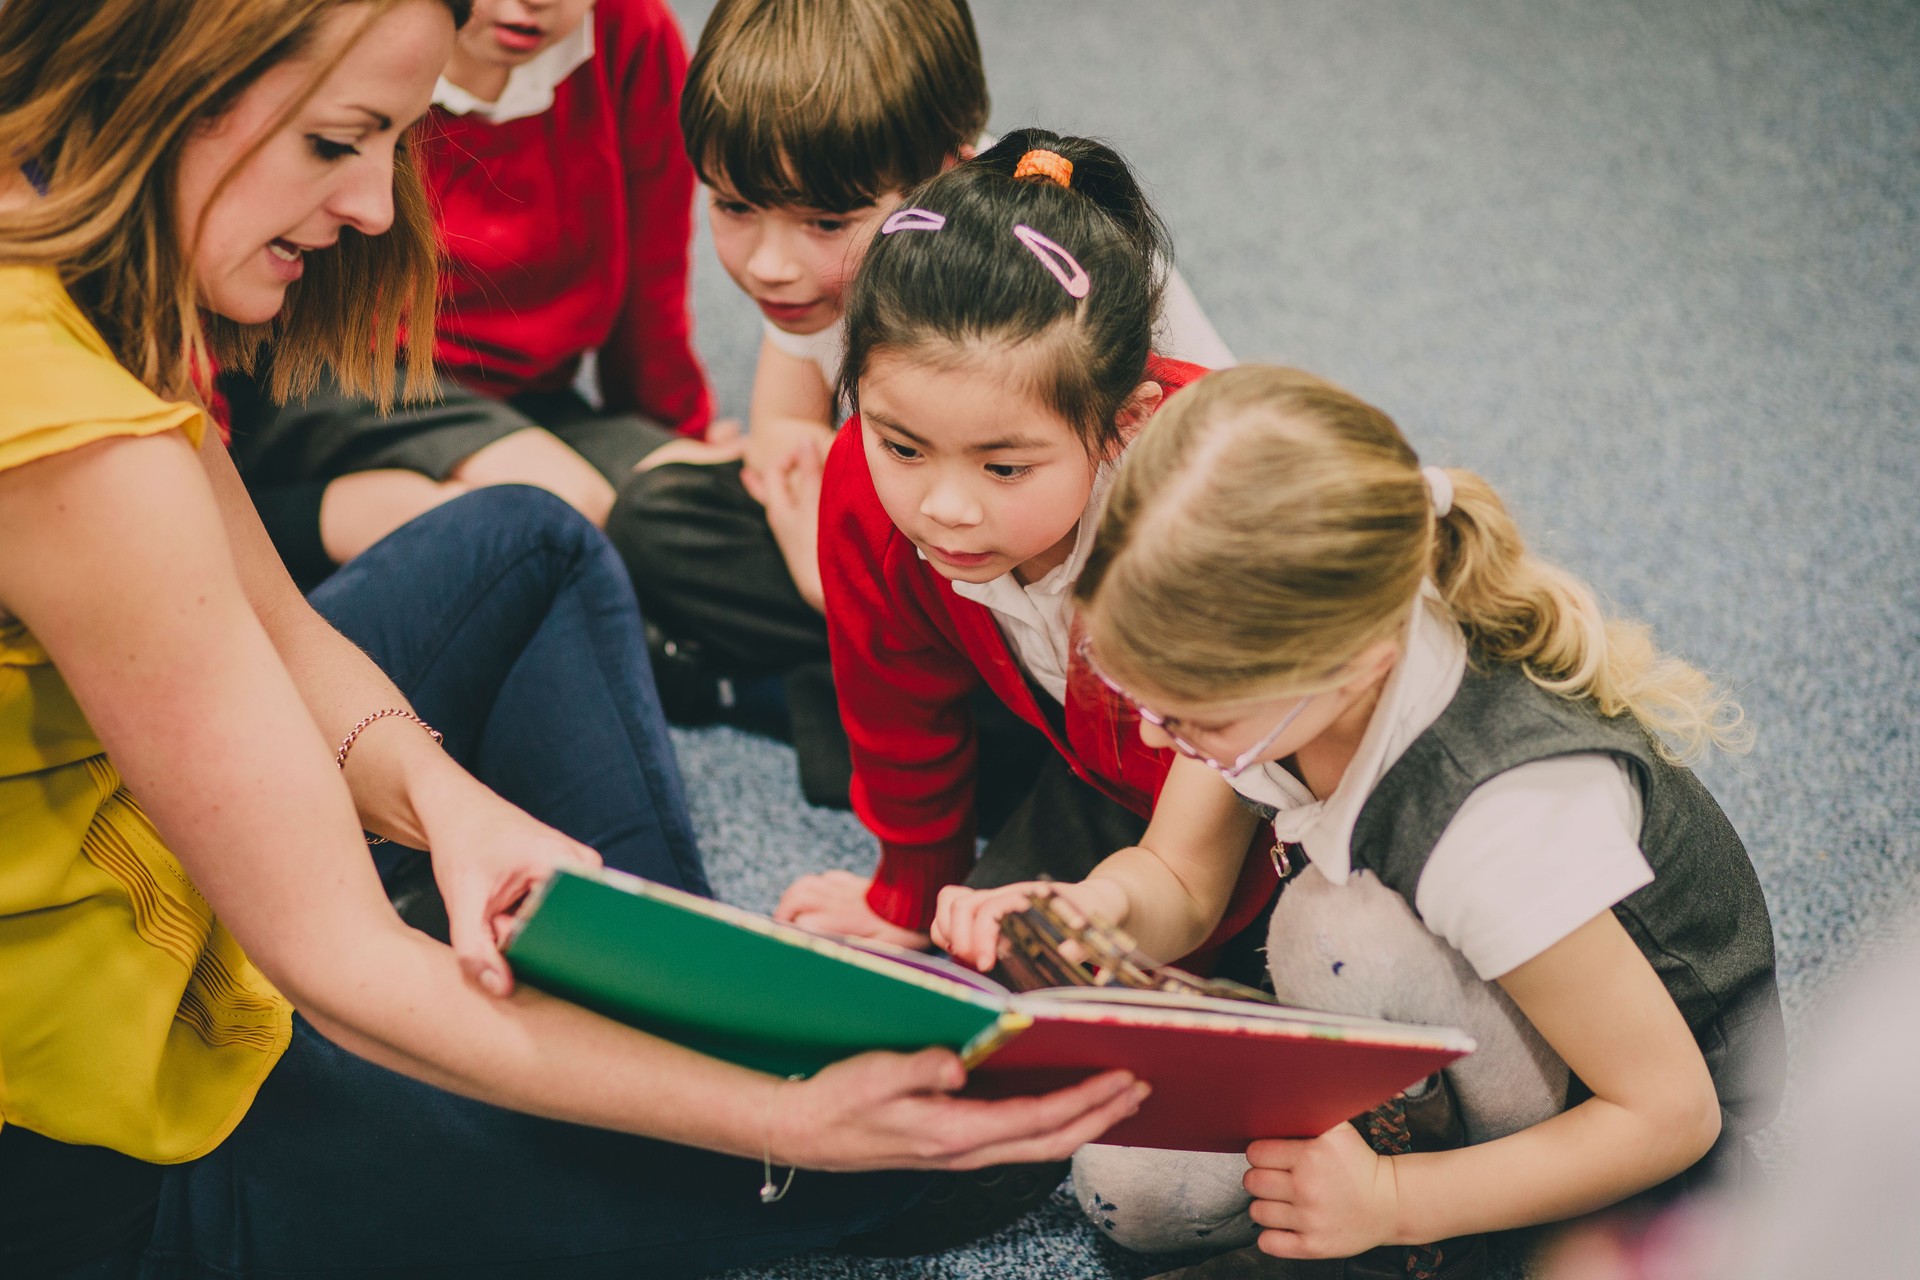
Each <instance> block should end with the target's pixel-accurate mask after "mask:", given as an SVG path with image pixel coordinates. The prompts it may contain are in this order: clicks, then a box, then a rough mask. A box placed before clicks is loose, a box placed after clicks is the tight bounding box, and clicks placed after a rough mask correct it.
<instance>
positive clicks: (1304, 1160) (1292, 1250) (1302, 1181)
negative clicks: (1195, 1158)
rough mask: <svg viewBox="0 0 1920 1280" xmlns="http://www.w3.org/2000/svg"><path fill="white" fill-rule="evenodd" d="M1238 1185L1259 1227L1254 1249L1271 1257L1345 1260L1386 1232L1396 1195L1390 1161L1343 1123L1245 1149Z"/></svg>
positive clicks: (1390, 1231) (1394, 1215) (1385, 1239)
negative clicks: (1311, 1135) (1316, 1134)
mask: <svg viewBox="0 0 1920 1280" xmlns="http://www.w3.org/2000/svg"><path fill="white" fill-rule="evenodd" d="M1247 1163H1248V1164H1250V1165H1252V1166H1253V1167H1252V1168H1251V1169H1249V1170H1247V1173H1246V1176H1245V1177H1244V1178H1243V1179H1242V1184H1243V1185H1244V1186H1245V1187H1246V1189H1247V1190H1248V1191H1249V1192H1251V1193H1252V1194H1253V1196H1254V1201H1253V1207H1252V1209H1251V1210H1250V1212H1251V1213H1252V1215H1253V1220H1254V1221H1255V1222H1256V1223H1258V1224H1260V1226H1261V1227H1263V1228H1265V1230H1263V1231H1262V1232H1261V1233H1260V1242H1259V1243H1260V1248H1261V1251H1262V1252H1265V1253H1270V1254H1272V1255H1273V1256H1274V1257H1276V1258H1350V1257H1352V1256H1353V1255H1354V1254H1357V1253H1364V1252H1365V1251H1366V1250H1368V1249H1371V1248H1373V1247H1374V1246H1376V1245H1382V1244H1395V1243H1401V1242H1399V1241H1396V1240H1395V1239H1394V1238H1393V1236H1394V1232H1395V1227H1396V1223H1397V1220H1398V1217H1399V1211H1400V1203H1399V1193H1398V1189H1397V1186H1396V1183H1395V1181H1394V1172H1393V1161H1392V1160H1391V1159H1390V1158H1389V1157H1386V1156H1381V1155H1378V1154H1376V1153H1375V1152H1374V1150H1373V1148H1372V1147H1370V1146H1368V1145H1367V1140H1366V1139H1365V1138H1363V1137H1361V1136H1360V1131H1359V1130H1358V1129H1355V1128H1354V1127H1353V1126H1352V1125H1350V1124H1340V1125H1336V1126H1334V1127H1333V1128H1332V1129H1330V1130H1328V1131H1327V1132H1326V1133H1323V1134H1321V1135H1320V1136H1319V1137H1317V1138H1311V1139H1279V1138H1274V1139H1267V1140H1265V1141H1261V1142H1256V1143H1254V1144H1253V1145H1252V1146H1250V1147H1248V1148H1247Z"/></svg>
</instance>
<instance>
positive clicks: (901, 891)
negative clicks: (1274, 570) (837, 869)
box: [820, 359, 1275, 955]
mask: <svg viewBox="0 0 1920 1280" xmlns="http://www.w3.org/2000/svg"><path fill="white" fill-rule="evenodd" d="M1205 372H1206V371H1205V370H1204V369H1201V368H1200V367H1199V366H1197V365H1191V364H1184V363H1182V362H1180V361H1176V360H1159V359H1156V360H1155V361H1153V363H1152V365H1151V366H1150V367H1149V370H1148V376H1150V377H1151V378H1153V380H1154V381H1156V382H1158V383H1160V385H1161V386H1162V387H1163V388H1164V389H1165V390H1166V391H1167V392H1168V393H1172V392H1175V391H1178V390H1179V389H1180V388H1181V387H1184V386H1186V385H1187V384H1188V383H1189V382H1192V381H1193V380H1194V379H1195V378H1198V377H1199V376H1200V375H1201V374H1203V373H1205ZM1148 429H1149V430H1151V429H1152V428H1151V426H1150V425H1149V427H1148ZM860 432H861V427H860V420H859V418H858V417H855V418H853V419H851V420H849V422H848V424H847V426H846V428H844V429H843V430H842V431H841V432H840V434H839V438H838V439H837V440H835V441H834V445H833V448H832V449H831V450H830V451H829V453H828V455H827V466H826V476H825V481H824V486H823V488H822V491H821V499H820V578H821V585H822V586H823V588H824V589H825V592H826V603H827V638H828V642H829V644H830V645H831V647H832V653H833V679H834V684H835V686H836V687H837V689H838V692H839V696H840V717H841V720H842V721H843V722H844V723H845V725H846V729H847V738H848V741H849V743H850V745H851V747H852V752H853V808H854V812H855V813H857V814H858V815H859V816H860V820H861V821H862V822H864V823H865V824H866V825H867V828H868V829H869V830H871V831H872V832H873V833H874V834H875V835H876V836H878V837H879V838H880V866H879V869H878V870H877V871H876V872H875V873H874V878H873V887H872V888H871V889H870V890H869V891H868V893H867V903H868V905H869V906H871V907H872V908H873V909H874V911H875V912H877V913H878V914H879V915H881V916H882V917H883V918H885V919H887V920H890V921H892V922H893V923H894V924H897V925H900V926H902V927H904V928H909V929H921V930H924V929H925V928H926V927H927V925H928V924H929V923H930V922H931V921H932V919H933V911H934V906H935V902H936V899H937V897H938V894H939V892H940V890H941V889H942V888H943V887H944V886H946V885H950V884H958V883H960V882H961V881H962V880H963V879H965V878H966V874H967V872H968V870H969V869H971V867H972V866H973V859H974V821H973V798H974V796H973V789H974V777H975V769H974V761H975V750H976V746H975V741H974V732H973V720H972V716H971V715H970V713H969V711H968V708H967V697H968V694H969V693H970V692H971V691H972V690H973V689H974V688H975V687H976V686H977V685H979V684H981V683H983V682H984V683H985V684H986V685H987V687H988V688H990V689H991V690H992V691H993V692H994V693H995V694H996V695H997V696H998V697H999V698H1000V700H1001V701H1002V702H1004V703H1006V704H1007V706H1008V707H1010V708H1012V710H1013V711H1014V712H1015V713H1016V714H1017V715H1019V716H1020V717H1021V719H1023V720H1025V721H1026V722H1027V723H1029V724H1031V725H1033V726H1034V727H1035V728H1036V729H1038V730H1040V731H1041V732H1042V733H1044V734H1046V735H1047V738H1048V740H1049V741H1050V742H1052V743H1053V746H1054V749H1055V750H1056V751H1058V752H1059V753H1060V754H1061V755H1062V756H1064V757H1065V758H1066V761H1067V763H1068V764H1069V765H1070V766H1072V768H1073V771H1074V773H1075V775H1077V776H1078V777H1079V778H1080V779H1081V780H1082V781H1084V782H1087V783H1088V784H1090V785H1092V786H1094V787H1096V788H1098V789H1099V790H1100V791H1101V792H1103V793H1104V794H1106V795H1107V796H1108V797H1110V798H1111V799H1113V800H1115V801H1117V802H1118V803H1120V804H1123V805H1125V806H1126V807H1127V808H1129V809H1131V810H1133V811H1134V812H1135V813H1137V814H1139V815H1140V816H1142V817H1146V816H1148V815H1149V814H1150V813H1151V812H1152V810H1153V802H1154V800H1155V799H1156V798H1157V797H1158V796H1159V794H1160V788H1161V786H1162V785H1163V784H1164V783H1165V782H1166V778H1167V770H1168V768H1169V767H1170V766H1171V765H1172V763H1173V757H1172V754H1171V753H1170V752H1167V751H1155V750H1152V749H1150V748H1148V747H1147V746H1146V744H1145V743H1143V742H1141V741H1140V732H1139V721H1138V719H1137V717H1135V716H1133V715H1132V714H1131V712H1129V711H1128V710H1127V709H1126V707H1125V706H1124V705H1123V704H1122V703H1121V702H1120V701H1119V699H1117V698H1114V697H1111V696H1110V695H1106V694H1104V693H1096V692H1094V690H1096V689H1098V687H1099V682H1098V681H1086V680H1069V681H1068V682H1067V702H1066V706H1065V707H1064V708H1063V709H1062V710H1060V711H1055V710H1053V709H1052V708H1051V706H1049V707H1047V708H1043V707H1042V706H1041V702H1040V699H1041V698H1042V697H1044V696H1045V695H1044V694H1036V691H1035V690H1034V687H1033V685H1032V683H1031V682H1030V681H1029V680H1028V679H1027V678H1026V675H1025V674H1024V673H1023V672H1022V671H1021V669H1020V665H1019V663H1018V662H1017V661H1016V660H1015V658H1014V656H1013V652H1012V650H1011V649H1010V648H1009V647H1008V645H1007V641H1006V638H1005V637H1004V636H1003V635H1002V634H1001V632H1000V628H999V626H998V625H997V624H996V623H995V622H994V619H993V612H992V611H991V610H990V609H988V608H987V607H986V606H985V605H983V604H980V603H979V602H977V601H974V600H968V599H965V598H963V597H961V596H958V595H955V594H954V592H953V590H952V587H951V586H950V585H949V584H948V582H947V580H946V579H945V578H943V577H941V576H940V574H939V573H938V572H936V571H935V570H934V568H933V567H932V566H931V565H929V564H927V563H926V562H925V561H924V560H922V559H920V557H919V555H918V554H917V553H916V552H915V549H914V545H913V543H912V542H910V541H908V540H907V538H906V537H905V535H903V534H902V533H901V532H900V531H899V530H898V529H897V528H895V527H894V524H893V521H892V520H890V519H888V517H887V513H886V509H885V508H884V507H882V506H881V505H880V498H879V495H878V494H877V493H875V491H874V487H873V476H872V474H871V473H870V472H869V470H868V469H867V456H866V450H865V449H864V448H863V447H862V445H861V439H860ZM1090 686H1091V687H1090ZM1263 831H1264V838H1263V839H1262V840H1261V841H1260V842H1259V844H1260V847H1262V848H1265V847H1266V846H1267V845H1269V844H1270V843H1271V840H1272V831H1271V829H1263ZM1274 887H1275V877H1274V872H1273V868H1272V864H1271V863H1270V861H1269V860H1268V859H1267V858H1265V857H1249V858H1248V859H1247V863H1246V869H1245V870H1244V871H1243V872H1242V873H1241V877H1240V883H1239V886H1238V887H1237V888H1236V890H1235V892H1234V898H1233V903H1232V905H1231V906H1229V908H1228V909H1227V915H1226V918H1225V919H1224V920H1222V921H1221V924H1220V927H1219V928H1218V929H1217V930H1215V932H1214V935H1213V937H1212V938H1210V939H1209V940H1208V942H1207V943H1206V945H1205V946H1203V947H1202V948H1201V950H1200V952H1196V955H1203V954H1204V955H1210V954H1211V953H1212V952H1213V950H1214V949H1215V948H1217V946H1218V945H1219V944H1220V943H1222V942H1224V941H1225V940H1226V939H1228V938H1230V937H1232V936H1233V935H1234V934H1236V933H1238V932H1240V930H1242V929H1244V928H1245V927H1246V926H1247V925H1249V924H1250V923H1252V921H1253V920H1254V918H1255V917H1256V916H1258V915H1259V913H1260V910H1261V908H1262V907H1263V906H1264V905H1265V904H1266V902H1267V900H1268V899H1269V898H1270V897H1271V896H1272V894H1273V890H1274Z"/></svg>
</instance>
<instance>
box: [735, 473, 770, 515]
mask: <svg viewBox="0 0 1920 1280" xmlns="http://www.w3.org/2000/svg"><path fill="white" fill-rule="evenodd" d="M740 487H741V488H742V489H745V490H746V491H747V496H748V497H749V498H752V499H753V500H754V501H755V502H757V503H759V504H760V505H761V506H763V507H764V506H766V505H767V482H766V480H765V479H764V478H762V476H761V475H760V472H759V471H758V470H756V469H755V468H753V467H742V468H740Z"/></svg>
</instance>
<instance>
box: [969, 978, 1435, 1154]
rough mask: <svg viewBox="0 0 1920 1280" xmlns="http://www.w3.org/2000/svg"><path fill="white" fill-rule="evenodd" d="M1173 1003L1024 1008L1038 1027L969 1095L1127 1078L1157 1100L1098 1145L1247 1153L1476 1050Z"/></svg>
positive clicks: (1419, 1034) (1000, 1055)
mask: <svg viewBox="0 0 1920 1280" xmlns="http://www.w3.org/2000/svg"><path fill="white" fill-rule="evenodd" d="M1083 992H1084V993H1087V994H1085V995H1084V996H1083V995H1081V993H1083ZM1096 992H1097V994H1095V993H1096ZM1128 997H1132V998H1131V999H1129V998H1128ZM1165 999H1168V998H1167V997H1158V996H1156V995H1155V994H1154V993H1142V992H1114V991H1110V990H1105V989H1097V988H1096V989H1089V988H1068V989H1065V990H1063V991H1059V992H1033V993H1029V994H1026V995H1022V996H1016V997H1015V998H1014V1000H1013V1004H1014V1007H1015V1009H1016V1010H1017V1011H1018V1012H1020V1013H1024V1014H1026V1015H1028V1016H1031V1017H1032V1018H1033V1023H1032V1025H1031V1026H1028V1027H1026V1028H1025V1029H1024V1030H1019V1031H1015V1032H1013V1034H1012V1036H1011V1038H1009V1039H1007V1040H1006V1041H1004V1042H1003V1043H1002V1044H1001V1045H1000V1046H999V1047H998V1048H995V1049H993V1050H992V1051H991V1053H990V1054H989V1055H988V1056H987V1058H986V1059H985V1061H983V1062H981V1063H980V1064H979V1065H978V1066H977V1067H975V1068H974V1070H973V1074H972V1076H971V1078H970V1080H969V1082H968V1087H967V1092H968V1093H969V1094H972V1095H974V1096H977V1097H992V1098H1002V1097H1014V1096H1018V1095H1022V1094H1034V1093H1043V1092H1045V1091H1047V1090H1049V1089H1056V1088H1059V1087H1060V1086H1062V1085H1066V1084H1071V1083H1073V1082H1074V1081H1076V1080H1084V1079H1085V1078H1086V1077H1087V1076H1089V1075H1092V1074H1094V1073H1095V1072H1097V1071H1104V1070H1106V1069H1108V1068H1112V1067H1124V1068H1125V1069H1127V1070H1129V1071H1131V1072H1133V1073H1134V1074H1135V1075H1137V1076H1139V1077H1140V1078H1141V1079H1143V1080H1146V1081H1148V1082H1149V1083H1151V1084H1152V1085H1153V1093H1152V1094H1151V1095H1150V1096H1149V1097H1148V1098H1147V1100H1146V1102H1145V1103H1144V1104H1142V1106H1141V1108H1140V1110H1139V1111H1138V1112H1136V1113H1135V1114H1134V1115H1133V1116H1131V1117H1129V1118H1128V1119H1126V1120H1122V1121H1121V1122H1120V1123H1119V1124H1117V1125H1115V1126H1114V1127H1113V1128H1112V1129H1110V1130H1108V1131H1107V1133H1106V1134H1105V1136H1103V1137H1102V1138H1101V1139H1100V1141H1101V1142H1105V1143H1114V1144H1117V1145H1120V1146H1132V1147H1169V1148H1173V1149H1176V1150H1183V1151H1244V1150H1246V1148H1247V1144H1248V1143H1250V1142H1252V1141H1253V1140H1254V1139H1256V1138H1311V1137H1316V1136H1318V1135H1319V1134H1322V1133H1325V1132H1326V1131H1327V1130H1328V1129H1331V1128H1333V1126H1335V1125H1337V1124H1339V1123H1340V1122H1341V1121H1343V1120H1348V1119H1351V1118H1353V1117H1354V1116H1357V1115H1359V1114H1361V1113H1362V1112H1364V1111H1366V1110H1367V1109H1369V1108H1370V1107H1373V1106H1375V1105H1377V1104H1378V1103H1380V1102H1381V1101H1383V1100H1384V1099H1386V1098H1390V1097H1392V1096H1393V1095H1394V1094H1396V1093H1399V1092H1400V1091H1401V1090H1402V1089H1405V1088H1406V1087H1407V1086H1409V1085H1411V1084H1414V1083H1416V1082H1418V1081H1420V1080H1422V1079H1424V1078H1425V1077H1426V1076H1428V1075H1430V1074H1432V1073H1433V1072H1435V1071H1438V1070H1439V1069H1440V1068H1442V1067H1444V1066H1446V1065H1447V1064H1448V1063H1449V1062H1452V1061H1453V1060H1454V1059H1456V1058H1458V1057H1461V1056H1462V1055H1464V1054H1466V1053H1468V1052H1470V1051H1471V1050H1472V1048H1473V1042H1472V1041H1471V1040H1470V1039H1468V1038H1467V1037H1466V1036H1464V1035H1463V1034H1461V1033H1460V1032H1457V1031H1450V1030H1445V1029H1442V1028H1423V1027H1414V1026H1404V1025H1392V1024H1387V1023H1380V1022H1374V1021H1371V1020H1365V1019H1359V1018H1353V1019H1346V1018H1339V1017H1334V1016H1331V1015H1324V1014H1314V1013H1307V1012H1303V1011H1300V1010H1293V1009H1284V1008H1280V1007H1277V1006H1266V1005H1239V1006H1237V1007H1235V1006H1233V1004H1232V1002H1224V1001H1208V1002H1206V1003H1207V1004H1208V1005H1225V1006H1228V1007H1227V1008H1226V1009H1222V1010H1220V1011H1218V1012H1196V1011H1192V1009H1193V1004H1194V1002H1193V1001H1191V1000H1188V1001H1185V1002H1183V1007H1181V1008H1175V1007H1158V1004H1159V1001H1161V1000H1165ZM983 1047H984V1046H983Z"/></svg>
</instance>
